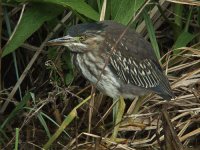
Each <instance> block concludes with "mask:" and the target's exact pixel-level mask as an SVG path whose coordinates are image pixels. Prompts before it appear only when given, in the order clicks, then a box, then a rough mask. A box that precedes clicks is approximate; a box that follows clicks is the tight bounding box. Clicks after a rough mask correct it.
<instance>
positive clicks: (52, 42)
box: [46, 35, 75, 46]
mask: <svg viewBox="0 0 200 150" xmlns="http://www.w3.org/2000/svg"><path fill="white" fill-rule="evenodd" d="M74 41H75V38H74V37H72V36H69V35H67V36H64V37H61V38H57V39H53V40H50V41H48V42H47V44H46V45H47V46H56V45H58V46H62V45H66V44H68V43H71V42H74Z"/></svg>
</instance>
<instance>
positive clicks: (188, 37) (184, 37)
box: [173, 31, 196, 54]
mask: <svg viewBox="0 0 200 150" xmlns="http://www.w3.org/2000/svg"><path fill="white" fill-rule="evenodd" d="M194 37H196V35H193V34H191V33H189V32H185V31H183V32H182V33H181V34H180V35H179V36H178V38H177V40H176V42H175V43H174V45H173V49H177V48H179V47H184V46H186V45H187V44H188V43H189V42H191V41H192V39H193V38H194ZM174 53H175V54H178V53H179V50H175V51H174Z"/></svg>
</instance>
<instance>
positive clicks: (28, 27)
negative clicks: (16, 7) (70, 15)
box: [2, 3, 63, 57]
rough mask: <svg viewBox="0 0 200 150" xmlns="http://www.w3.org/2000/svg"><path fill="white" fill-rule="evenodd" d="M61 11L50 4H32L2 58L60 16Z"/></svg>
mask: <svg viewBox="0 0 200 150" xmlns="http://www.w3.org/2000/svg"><path fill="white" fill-rule="evenodd" d="M62 11H63V9H62V8H61V7H58V6H55V5H52V4H45V5H44V4H38V3H37V4H36V3H35V4H33V5H31V7H30V8H28V9H27V10H26V11H25V12H24V15H23V17H22V19H21V21H20V23H19V25H18V28H17V30H16V32H15V33H14V35H13V37H12V39H11V40H10V41H9V42H8V43H7V44H6V46H5V47H4V50H3V54H2V57H4V56H6V55H8V54H9V53H11V52H13V51H14V50H16V49H17V48H18V47H19V46H21V45H22V43H23V42H24V41H25V40H26V39H28V38H29V37H30V36H31V35H32V34H33V33H34V32H35V31H37V30H38V28H40V27H41V25H42V24H43V23H44V22H45V21H48V20H50V19H52V18H54V17H56V16H57V15H58V14H60V13H61V12H62Z"/></svg>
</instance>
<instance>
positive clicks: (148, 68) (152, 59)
mask: <svg viewBox="0 0 200 150" xmlns="http://www.w3.org/2000/svg"><path fill="white" fill-rule="evenodd" d="M129 34H130V32H129ZM132 34H133V35H132V36H131V35H127V34H125V36H124V37H122V39H121V40H120V41H119V43H118V44H117V46H116V48H115V50H114V51H113V52H111V51H109V52H111V53H112V54H111V57H110V66H111V68H112V70H113V71H114V73H115V74H117V76H118V77H119V78H120V79H121V80H123V81H124V82H125V83H126V84H133V85H134V86H138V87H142V88H145V89H148V90H152V91H154V92H156V93H158V94H159V95H161V96H162V97H164V98H166V99H171V97H173V93H172V91H171V88H170V85H169V82H168V79H167V78H166V77H165V75H164V74H163V72H162V69H161V67H160V64H159V62H158V60H157V58H156V56H155V54H154V52H153V49H152V47H151V45H150V44H149V43H148V42H147V41H145V40H144V39H143V38H142V37H140V36H139V35H138V34H137V33H132ZM115 35H119V34H112V35H108V36H107V39H106V40H105V45H106V46H107V48H108V49H111V48H112V46H113V45H111V44H110V43H113V44H114V43H116V41H117V38H118V37H115ZM108 37H109V38H108Z"/></svg>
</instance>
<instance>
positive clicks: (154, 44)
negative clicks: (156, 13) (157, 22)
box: [143, 10, 160, 59]
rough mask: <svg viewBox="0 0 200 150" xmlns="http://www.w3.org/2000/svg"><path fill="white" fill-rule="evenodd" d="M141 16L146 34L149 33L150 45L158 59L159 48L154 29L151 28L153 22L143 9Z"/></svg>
mask: <svg viewBox="0 0 200 150" xmlns="http://www.w3.org/2000/svg"><path fill="white" fill-rule="evenodd" d="M143 17H144V20H145V24H146V27H147V31H148V35H149V38H150V41H151V44H152V47H153V49H154V52H155V54H156V56H157V58H158V59H160V50H159V47H158V43H157V40H156V35H155V30H154V28H153V23H152V21H151V19H150V17H149V15H148V14H147V11H146V10H144V12H143Z"/></svg>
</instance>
